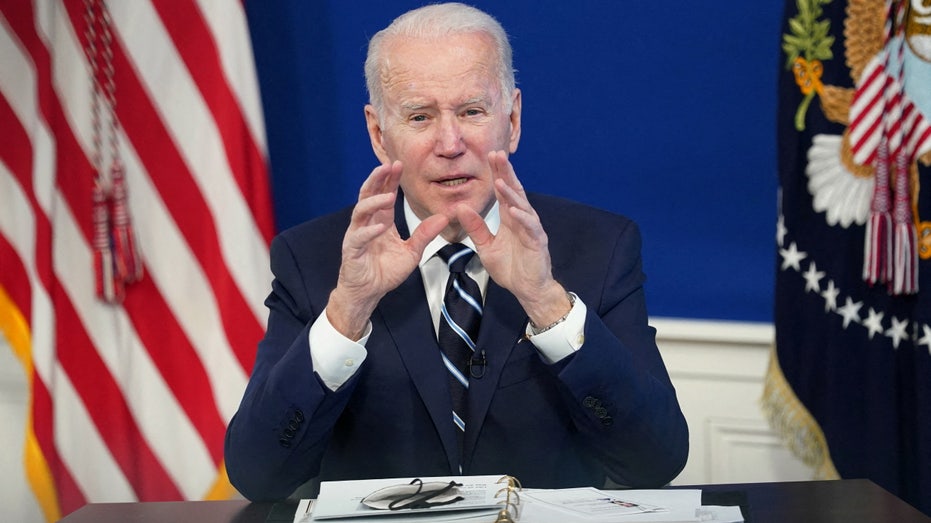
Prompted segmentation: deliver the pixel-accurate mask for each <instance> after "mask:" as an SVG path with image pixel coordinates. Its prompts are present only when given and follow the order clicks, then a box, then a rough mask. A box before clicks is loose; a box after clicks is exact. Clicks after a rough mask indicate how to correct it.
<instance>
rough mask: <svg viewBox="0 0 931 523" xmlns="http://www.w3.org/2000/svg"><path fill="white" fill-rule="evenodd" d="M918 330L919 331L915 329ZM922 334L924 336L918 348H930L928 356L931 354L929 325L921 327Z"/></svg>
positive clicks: (930, 330) (930, 327)
mask: <svg viewBox="0 0 931 523" xmlns="http://www.w3.org/2000/svg"><path fill="white" fill-rule="evenodd" d="M915 330H918V329H915ZM921 332H922V333H923V334H924V335H923V336H922V337H921V339H919V340H918V346H919V347H920V346H922V345H925V346H926V347H928V354H931V326H928V325H927V324H925V325H922V326H921Z"/></svg>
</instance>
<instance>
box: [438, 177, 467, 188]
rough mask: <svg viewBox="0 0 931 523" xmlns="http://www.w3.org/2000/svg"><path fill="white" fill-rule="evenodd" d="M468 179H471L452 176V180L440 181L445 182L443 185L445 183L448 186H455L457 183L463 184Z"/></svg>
mask: <svg viewBox="0 0 931 523" xmlns="http://www.w3.org/2000/svg"><path fill="white" fill-rule="evenodd" d="M467 181H469V179H468V178H452V179H450V180H443V181H441V182H440V183H441V184H443V185H445V186H447V187H453V186H456V185H462V184H464V183H466V182H467Z"/></svg>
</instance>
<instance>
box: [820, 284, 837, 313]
mask: <svg viewBox="0 0 931 523" xmlns="http://www.w3.org/2000/svg"><path fill="white" fill-rule="evenodd" d="M838 294H840V289H838V288H836V287H834V280H828V287H827V288H826V289H824V291H822V292H821V297H822V298H824V312H830V311H836V310H837V295H838Z"/></svg>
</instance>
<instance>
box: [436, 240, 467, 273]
mask: <svg viewBox="0 0 931 523" xmlns="http://www.w3.org/2000/svg"><path fill="white" fill-rule="evenodd" d="M473 254H475V252H474V251H473V250H472V249H470V248H468V247H466V246H465V245H463V244H461V243H451V244H449V245H447V246H446V247H443V248H442V249H440V252H439V255H440V258H443V261H445V262H446V265H447V266H448V267H449V272H465V266H466V264H468V263H469V260H471V259H472V255H473Z"/></svg>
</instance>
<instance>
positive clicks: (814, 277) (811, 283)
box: [802, 262, 824, 292]
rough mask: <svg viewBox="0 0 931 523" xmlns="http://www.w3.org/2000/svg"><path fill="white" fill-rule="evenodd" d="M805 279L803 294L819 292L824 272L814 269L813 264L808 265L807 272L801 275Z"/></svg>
mask: <svg viewBox="0 0 931 523" xmlns="http://www.w3.org/2000/svg"><path fill="white" fill-rule="evenodd" d="M802 276H803V277H804V278H805V292H808V291H814V292H821V283H820V282H821V278H824V272H822V271H819V270H818V268H817V267H815V262H811V263H810V264H809V265H808V270H807V271H805V274H803V275H802Z"/></svg>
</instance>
